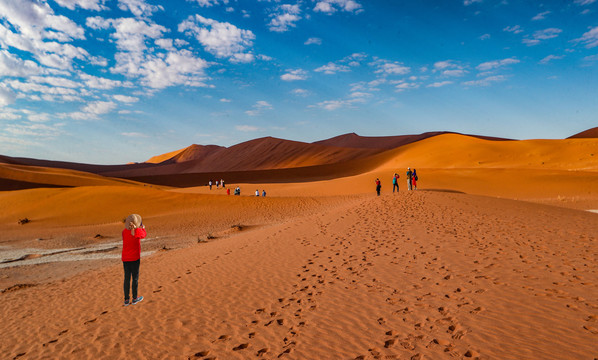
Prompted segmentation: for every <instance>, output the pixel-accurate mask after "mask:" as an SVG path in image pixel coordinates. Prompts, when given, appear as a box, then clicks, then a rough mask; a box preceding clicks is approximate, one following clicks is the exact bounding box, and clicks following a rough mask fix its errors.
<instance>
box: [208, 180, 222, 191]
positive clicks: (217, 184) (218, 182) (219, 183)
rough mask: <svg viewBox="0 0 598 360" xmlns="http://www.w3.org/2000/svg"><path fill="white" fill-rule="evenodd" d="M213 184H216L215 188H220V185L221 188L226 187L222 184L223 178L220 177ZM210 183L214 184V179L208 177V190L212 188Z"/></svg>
mask: <svg viewBox="0 0 598 360" xmlns="http://www.w3.org/2000/svg"><path fill="white" fill-rule="evenodd" d="M215 184H216V189H220V186H222V188H223V189H224V188H225V187H226V186H225V185H224V179H221V180H220V181H218V180H216V182H215ZM212 185H214V181H213V180H212V179H210V181H208V186H209V187H210V190H212Z"/></svg>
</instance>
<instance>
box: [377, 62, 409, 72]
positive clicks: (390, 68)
mask: <svg viewBox="0 0 598 360" xmlns="http://www.w3.org/2000/svg"><path fill="white" fill-rule="evenodd" d="M371 65H373V66H375V67H377V68H378V69H377V70H376V71H374V72H375V73H376V74H382V75H405V74H408V73H409V72H410V71H411V68H409V67H407V66H404V65H403V64H402V63H400V62H397V61H394V62H390V61H387V60H377V61H375V62H373V63H372V64H371Z"/></svg>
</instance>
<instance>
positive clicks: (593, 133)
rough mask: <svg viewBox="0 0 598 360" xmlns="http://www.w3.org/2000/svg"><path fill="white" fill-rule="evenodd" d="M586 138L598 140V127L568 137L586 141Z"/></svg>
mask: <svg viewBox="0 0 598 360" xmlns="http://www.w3.org/2000/svg"><path fill="white" fill-rule="evenodd" d="M584 138H598V126H597V127H595V128H591V129H588V130H585V131H582V132H580V133H577V134H575V135H571V136H569V137H568V139H584Z"/></svg>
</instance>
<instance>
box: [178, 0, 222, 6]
mask: <svg viewBox="0 0 598 360" xmlns="http://www.w3.org/2000/svg"><path fill="white" fill-rule="evenodd" d="M187 1H190V2H196V3H197V4H198V5H199V6H201V7H212V6H214V5H218V4H220V1H219V0H187ZM222 3H223V4H228V0H223V1H222Z"/></svg>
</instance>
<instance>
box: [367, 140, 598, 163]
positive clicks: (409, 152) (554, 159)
mask: <svg viewBox="0 0 598 360" xmlns="http://www.w3.org/2000/svg"><path fill="white" fill-rule="evenodd" d="M384 156H386V157H387V161H385V162H384V163H382V164H381V165H379V167H380V168H388V169H391V168H404V167H407V166H410V167H416V168H417V167H426V168H440V169H451V168H504V169H537V170H548V169H550V170H583V171H598V139H566V140H520V141H498V142H497V141H488V140H482V139H477V138H473V137H469V136H463V135H455V134H446V135H440V136H436V137H433V138H430V139H426V140H422V141H420V142H417V143H413V144H409V145H406V146H404V147H401V148H399V149H396V150H391V151H389V152H386V153H384Z"/></svg>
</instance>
